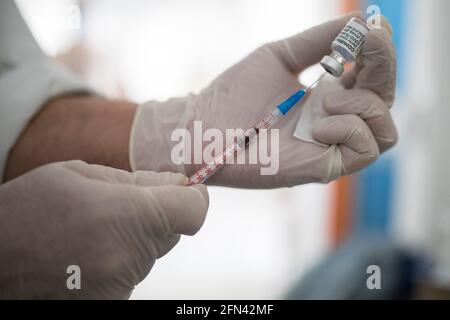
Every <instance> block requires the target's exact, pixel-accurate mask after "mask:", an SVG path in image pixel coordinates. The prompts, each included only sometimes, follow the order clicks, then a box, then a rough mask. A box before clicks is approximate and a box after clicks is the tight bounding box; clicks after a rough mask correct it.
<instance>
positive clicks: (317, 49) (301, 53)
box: [273, 11, 361, 73]
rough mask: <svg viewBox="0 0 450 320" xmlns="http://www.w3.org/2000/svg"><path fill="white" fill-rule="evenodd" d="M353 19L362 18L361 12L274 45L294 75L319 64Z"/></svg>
mask: <svg viewBox="0 0 450 320" xmlns="http://www.w3.org/2000/svg"><path fill="white" fill-rule="evenodd" d="M353 17H361V13H360V12H357V11H355V12H352V13H349V14H346V15H344V16H342V17H340V18H338V19H336V20H332V21H329V22H327V23H324V24H321V25H318V26H316V27H313V28H311V29H308V30H306V31H304V32H302V33H300V34H297V35H295V36H293V37H290V38H288V39H285V40H282V41H278V42H276V43H274V44H273V46H274V49H276V51H277V52H278V53H280V55H281V58H282V59H283V61H284V62H285V63H286V64H287V65H288V67H289V69H290V70H292V72H294V73H300V72H301V71H303V70H304V69H305V68H307V67H309V66H311V65H313V64H316V63H318V62H319V61H320V60H321V59H322V58H323V56H324V55H327V54H329V53H330V51H331V43H332V42H333V40H334V39H335V38H336V37H337V35H338V34H339V32H340V31H341V30H342V29H343V28H344V27H345V25H346V24H347V22H348V21H349V20H350V19H351V18H353Z"/></svg>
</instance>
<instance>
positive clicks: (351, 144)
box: [312, 115, 379, 174]
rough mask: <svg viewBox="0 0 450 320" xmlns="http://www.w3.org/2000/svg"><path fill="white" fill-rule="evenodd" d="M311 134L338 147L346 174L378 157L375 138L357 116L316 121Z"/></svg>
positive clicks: (334, 117)
mask: <svg viewBox="0 0 450 320" xmlns="http://www.w3.org/2000/svg"><path fill="white" fill-rule="evenodd" d="M312 132H313V136H314V138H315V139H317V140H318V141H320V142H322V143H325V144H329V145H339V149H340V151H341V154H342V163H343V170H344V172H345V173H346V174H351V173H354V172H356V171H358V170H360V169H362V168H364V167H366V166H368V165H369V164H371V163H373V162H374V161H375V160H376V159H377V158H378V156H379V149H378V145H377V142H376V141H375V138H374V137H373V135H372V133H371V132H370V129H369V128H368V127H367V125H366V124H365V123H364V121H363V120H362V119H361V118H359V117H358V116H355V115H337V116H331V117H328V118H324V119H321V120H318V121H316V122H315V123H314V124H313V128H312Z"/></svg>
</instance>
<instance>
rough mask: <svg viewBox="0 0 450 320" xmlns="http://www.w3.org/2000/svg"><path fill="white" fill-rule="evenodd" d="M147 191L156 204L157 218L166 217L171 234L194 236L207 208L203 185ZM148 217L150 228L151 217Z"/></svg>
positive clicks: (206, 196)
mask: <svg viewBox="0 0 450 320" xmlns="http://www.w3.org/2000/svg"><path fill="white" fill-rule="evenodd" d="M147 191H148V192H149V193H150V194H151V195H152V198H153V199H155V200H156V201H157V203H158V207H159V210H160V211H159V216H165V217H167V220H168V223H169V225H170V228H171V230H172V232H173V233H176V234H185V235H194V234H195V233H197V231H198V230H199V229H200V228H201V226H202V225H203V222H204V221H205V217H206V213H207V211H208V207H209V195H208V190H207V188H206V186H205V185H196V186H191V187H184V186H162V187H149V188H147ZM148 217H149V218H150V219H149V220H148V221H147V222H148V223H149V224H150V227H151V224H152V223H154V221H152V220H153V219H152V217H153V215H149V216H148Z"/></svg>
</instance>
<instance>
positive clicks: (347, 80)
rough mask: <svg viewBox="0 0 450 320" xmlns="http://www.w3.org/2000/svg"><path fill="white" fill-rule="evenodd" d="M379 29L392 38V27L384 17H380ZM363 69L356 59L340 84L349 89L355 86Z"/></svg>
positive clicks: (360, 62) (360, 60)
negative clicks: (382, 29)
mask: <svg viewBox="0 0 450 320" xmlns="http://www.w3.org/2000/svg"><path fill="white" fill-rule="evenodd" d="M381 27H382V28H384V29H385V30H386V31H387V33H388V34H389V37H392V34H393V30H392V26H391V24H390V23H389V21H388V20H387V18H386V17H384V16H381ZM363 67H364V65H363V61H362V59H361V58H358V60H357V61H356V63H355V64H354V65H353V67H352V68H350V69H349V70H348V71H346V72H345V73H344V74H343V75H342V77H341V82H342V84H343V85H344V87H345V88H347V89H350V88H353V87H354V86H355V85H356V78H357V76H358V74H359V72H360V71H361V70H362V68H363Z"/></svg>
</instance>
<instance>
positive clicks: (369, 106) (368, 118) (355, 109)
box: [323, 89, 398, 152]
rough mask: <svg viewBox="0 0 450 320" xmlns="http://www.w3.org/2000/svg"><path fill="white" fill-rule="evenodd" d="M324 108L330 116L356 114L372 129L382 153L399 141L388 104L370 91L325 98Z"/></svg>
mask: <svg viewBox="0 0 450 320" xmlns="http://www.w3.org/2000/svg"><path fill="white" fill-rule="evenodd" d="M323 106H324V109H325V111H326V112H327V113H328V114H330V115H345V114H354V115H357V116H359V117H361V119H363V120H364V121H365V122H366V124H367V126H368V127H369V128H370V131H371V132H372V134H373V136H374V138H375V140H376V142H377V144H378V148H379V149H380V152H384V151H386V150H388V149H390V148H392V147H393V146H394V145H395V144H396V143H397V141H398V134H397V129H396V127H395V124H394V121H393V119H392V116H391V113H390V112H389V109H388V106H387V105H386V103H385V102H384V101H383V100H382V99H381V98H380V97H379V96H377V95H376V94H375V93H373V92H372V91H370V90H361V89H354V90H344V91H339V92H334V93H331V94H329V95H327V96H326V97H325V98H324V102H323Z"/></svg>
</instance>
